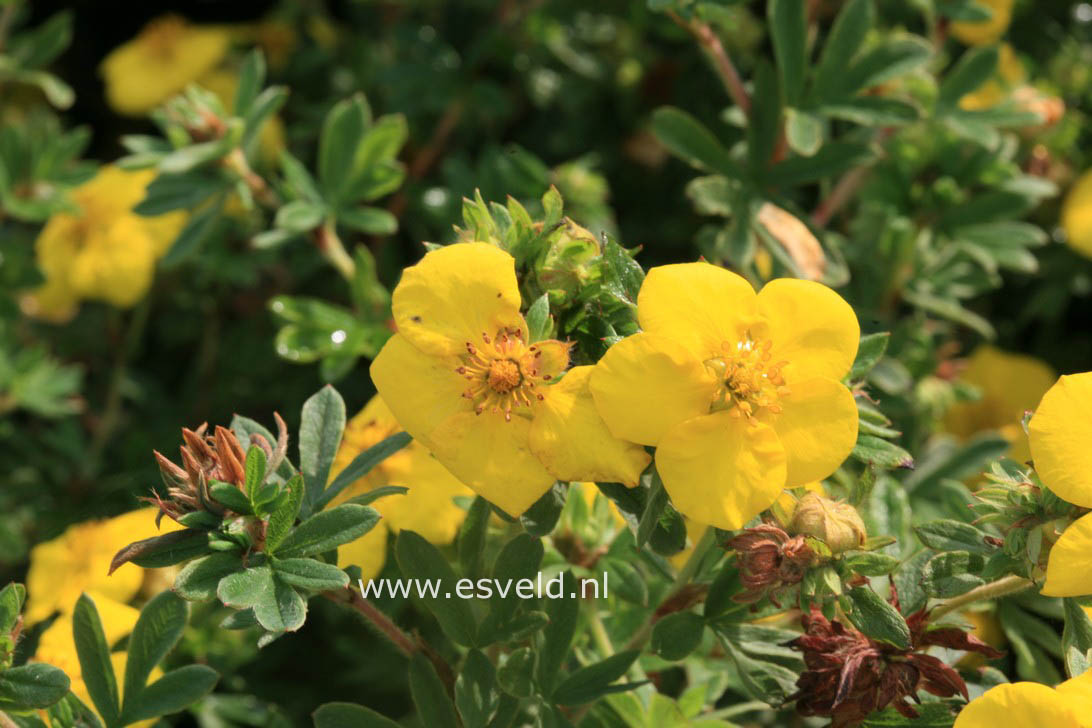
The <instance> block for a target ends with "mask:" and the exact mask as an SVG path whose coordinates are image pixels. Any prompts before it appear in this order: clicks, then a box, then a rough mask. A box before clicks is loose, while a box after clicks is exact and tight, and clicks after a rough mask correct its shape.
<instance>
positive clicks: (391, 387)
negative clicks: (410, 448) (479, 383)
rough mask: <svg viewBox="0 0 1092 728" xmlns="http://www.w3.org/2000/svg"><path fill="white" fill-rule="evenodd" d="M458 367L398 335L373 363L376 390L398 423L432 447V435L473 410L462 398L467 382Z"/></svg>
mask: <svg viewBox="0 0 1092 728" xmlns="http://www.w3.org/2000/svg"><path fill="white" fill-rule="evenodd" d="M455 366H456V365H455V364H450V365H449V363H448V362H445V361H444V360H443V359H439V358H437V357H433V356H428V355H427V354H423V353H422V352H421V350H420V349H417V348H416V347H414V346H413V344H411V343H409V341H408V340H407V339H406V338H405V337H404V336H402V335H401V334H395V335H394V336H392V337H391V338H390V339H388V340H387V343H386V344H384V345H383V349H382V350H381V351H380V352H379V355H378V356H377V357H376V358H375V361H373V362H372V367H371V375H372V381H373V382H375V388H376V389H377V390H378V391H379V395H380V396H381V397H382V398H383V401H384V402H386V403H387V406H388V407H390V410H391V412H393V413H394V416H395V418H396V419H397V420H398V423H399V424H400V425H402V427H404V428H405V429H406V432H408V433H409V434H411V435H413V437H414V438H416V439H418V440H421V441H422V443H424V444H425V446H426V447H431V446H432V445H431V436H432V431H433V430H434V429H435V428H437V427H438V426H440V425H441V424H442V423H443V422H444V421H445V420H447V419H448V418H450V417H451V416H453V415H454V414H456V413H458V412H465V411H467V410H468V409H470V407H471V403H470V400H468V399H466V398H465V397H463V392H464V391H466V380H465V379H463V378H462V377H461V376H459V374H458V373H457V372H456V371H455Z"/></svg>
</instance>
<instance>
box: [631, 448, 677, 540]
mask: <svg viewBox="0 0 1092 728" xmlns="http://www.w3.org/2000/svg"><path fill="white" fill-rule="evenodd" d="M648 491H649V492H648V500H647V501H645V508H644V510H643V511H642V512H641V519H640V521H638V523H637V534H636V535H637V548H641V547H643V546H644V545H645V544H647V543H648V541H649V539H650V538H652V532H653V530H655V528H656V526H658V525H659V524H660V519H661V518H662V517H663V514H664V510H665V509H666V508H667V504H668V501H669V498H668V495H667V489H666V488H664V483H663V481H662V480H660V473H659V472H658V471H657V470H656V469H655V468H653V469H652V482H651V484H650V485H649V489H648Z"/></svg>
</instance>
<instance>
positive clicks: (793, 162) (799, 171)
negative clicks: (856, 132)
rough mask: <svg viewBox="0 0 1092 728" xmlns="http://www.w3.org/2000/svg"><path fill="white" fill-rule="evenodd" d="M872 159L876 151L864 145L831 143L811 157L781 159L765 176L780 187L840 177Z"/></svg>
mask: <svg viewBox="0 0 1092 728" xmlns="http://www.w3.org/2000/svg"><path fill="white" fill-rule="evenodd" d="M871 158H872V151H871V150H870V149H869V148H868V147H867V146H865V145H863V144H854V143H852V142H831V143H829V144H824V145H823V146H822V147H821V148H820V149H819V151H818V152H816V153H815V154H813V155H812V156H810V157H792V158H790V159H786V160H785V161H784V162H778V163H777V164H775V165H774V166H773V167H771V168H770V169H769V170H768V171H767V172H766V174H765V179H766V181H767V182H769V183H770V184H772V185H776V186H779V187H794V186H796V185H801V184H807V183H809V182H816V181H818V180H821V179H824V178H828V177H837V176H838V175H840V174H842V173H843V172H845V171H846V170H848V169H850V168H851V167H856V166H859V165H861V164H865V163H866V162H868V161H869V160H870V159H871Z"/></svg>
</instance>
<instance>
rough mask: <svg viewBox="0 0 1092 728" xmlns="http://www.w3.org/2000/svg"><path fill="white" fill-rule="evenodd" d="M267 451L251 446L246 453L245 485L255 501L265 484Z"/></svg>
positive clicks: (248, 493)
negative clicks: (259, 490)
mask: <svg viewBox="0 0 1092 728" xmlns="http://www.w3.org/2000/svg"><path fill="white" fill-rule="evenodd" d="M265 465H266V459H265V450H262V449H261V448H260V447H258V446H257V445H251V446H250V447H249V448H248V449H247V451H246V462H245V463H244V471H243V472H244V478H243V484H244V489H245V490H246V494H247V495H248V496H249V497H250V498H251V499H252V500H253V499H254V497H255V495H257V493H258V489H259V488H260V487H261V486H262V483H264V482H265Z"/></svg>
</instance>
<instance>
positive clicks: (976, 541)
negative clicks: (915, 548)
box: [914, 518, 997, 555]
mask: <svg viewBox="0 0 1092 728" xmlns="http://www.w3.org/2000/svg"><path fill="white" fill-rule="evenodd" d="M914 533H916V534H917V536H918V539H919V540H920V541H921V542H922V543H923V544H925V545H926V546H928V547H929V548H931V549H934V550H936V551H970V552H971V553H976V554H986V555H989V554H992V553H994V552H995V551H996V550H997V549H996V547H994V546H990V545H989V544H988V543H986V532H985V531H982V530H980V529H978V528H976V527H975V526H972V525H971V524H969V523H963V522H962V521H956V520H954V519H951V518H943V519H940V520H938V521H930V522H929V523H923V524H922V525H920V526H916V527H915V528H914Z"/></svg>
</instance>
